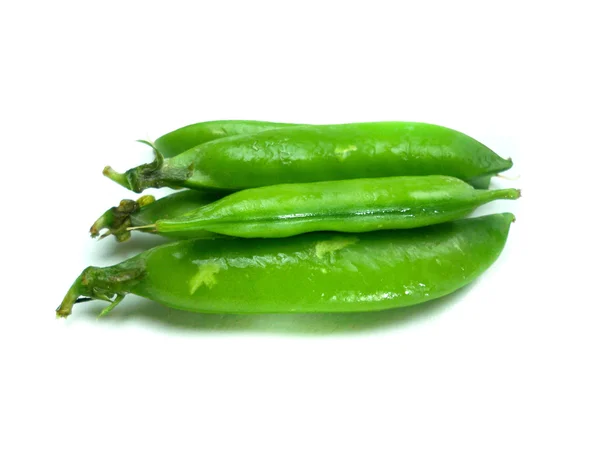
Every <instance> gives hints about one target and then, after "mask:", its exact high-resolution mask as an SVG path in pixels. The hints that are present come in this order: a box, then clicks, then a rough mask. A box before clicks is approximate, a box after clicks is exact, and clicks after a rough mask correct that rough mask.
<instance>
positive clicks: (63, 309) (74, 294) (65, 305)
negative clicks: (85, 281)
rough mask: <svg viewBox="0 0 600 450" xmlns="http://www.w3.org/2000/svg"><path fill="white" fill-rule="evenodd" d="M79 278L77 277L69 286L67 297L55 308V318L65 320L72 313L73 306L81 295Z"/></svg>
mask: <svg viewBox="0 0 600 450" xmlns="http://www.w3.org/2000/svg"><path fill="white" fill-rule="evenodd" d="M81 277H82V275H80V276H79V277H77V279H76V280H75V282H74V283H73V284H72V285H71V287H70V288H69V290H68V291H67V295H65V298H64V299H63V301H62V303H61V304H60V305H59V307H58V308H56V317H61V318H66V317H68V316H69V315H70V314H71V311H73V305H74V304H75V303H77V299H78V298H79V297H80V296H81V295H82V294H81Z"/></svg>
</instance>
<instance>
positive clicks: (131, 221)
mask: <svg viewBox="0 0 600 450" xmlns="http://www.w3.org/2000/svg"><path fill="white" fill-rule="evenodd" d="M222 197H223V196H222V195H220V194H219V193H217V192H208V191H192V190H185V191H181V192H176V193H174V194H171V195H167V196H165V197H163V198H161V199H159V200H156V199H155V198H154V197H153V196H152V195H144V196H142V197H140V198H139V199H137V200H129V199H125V200H121V202H120V203H119V206H114V207H112V208H110V209H108V210H106V211H105V212H104V214H102V215H101V216H100V218H99V219H98V220H96V221H95V222H94V224H93V225H92V227H91V228H90V234H91V236H92V237H93V238H95V237H98V236H100V238H101V239H102V238H105V237H107V236H110V235H113V236H114V237H115V239H116V240H117V241H118V242H124V241H126V240H128V239H129V238H130V237H131V231H130V230H129V229H130V228H131V227H137V228H139V227H144V226H146V225H152V224H154V223H155V222H156V221H158V220H161V219H171V218H176V217H179V216H182V215H184V214H186V213H188V212H190V211H194V210H196V209H198V208H200V207H202V206H204V205H208V204H209V203H211V202H214V201H215V200H218V199H220V198H222ZM139 229H140V230H141V231H146V230H145V229H144V228H139ZM103 230H105V232H104V233H103V234H102V235H100V232H101V231H103ZM148 231H149V230H148ZM204 235H206V237H209V236H210V237H215V236H214V235H212V233H208V232H207V233H204ZM196 237H198V238H200V237H203V234H198V236H196Z"/></svg>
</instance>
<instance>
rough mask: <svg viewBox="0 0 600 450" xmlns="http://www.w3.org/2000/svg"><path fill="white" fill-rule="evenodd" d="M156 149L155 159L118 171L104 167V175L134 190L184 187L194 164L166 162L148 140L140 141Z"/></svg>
mask: <svg viewBox="0 0 600 450" xmlns="http://www.w3.org/2000/svg"><path fill="white" fill-rule="evenodd" d="M139 142H143V143H144V144H147V145H150V146H151V147H152V148H153V149H154V156H155V158H154V161H152V162H151V163H148V164H142V165H140V166H137V167H134V168H133V169H129V170H128V171H127V172H125V173H118V172H116V171H114V170H113V169H112V168H111V167H110V166H107V167H105V168H104V171H103V173H104V175H105V176H106V177H108V178H110V179H111V180H113V181H114V182H116V183H118V184H120V185H121V186H123V187H125V188H127V189H129V190H131V191H133V192H143V191H144V189H147V188H161V187H173V188H177V187H182V186H183V184H184V183H185V181H186V180H187V179H188V178H190V177H191V176H192V174H193V170H194V169H193V165H189V164H185V165H183V166H182V165H180V164H178V163H177V162H174V163H173V164H171V165H169V164H165V158H164V156H163V155H162V154H161V153H160V152H159V151H158V150H157V149H156V148H155V147H154V146H153V145H152V144H151V143H150V142H147V141H139Z"/></svg>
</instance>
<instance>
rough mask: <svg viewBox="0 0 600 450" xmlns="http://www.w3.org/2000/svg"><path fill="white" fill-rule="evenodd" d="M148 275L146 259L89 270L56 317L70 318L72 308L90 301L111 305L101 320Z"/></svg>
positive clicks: (61, 306) (75, 286)
mask: <svg viewBox="0 0 600 450" xmlns="http://www.w3.org/2000/svg"><path fill="white" fill-rule="evenodd" d="M145 274H146V264H145V261H144V259H143V258H132V259H129V260H127V261H124V262H122V263H121V264H117V265H116V266H111V267H88V268H87V269H85V270H84V271H83V272H81V275H79V276H78V277H77V279H76V280H75V282H74V283H73V284H72V285H71V287H70V288H69V290H68V291H67V294H66V295H65V297H64V299H63V301H62V302H61V304H60V305H59V307H58V308H56V317H63V318H64V317H68V316H69V315H70V314H71V312H72V310H73V305H75V304H76V303H82V302H86V301H89V300H91V299H94V300H103V301H106V302H109V303H110V305H108V306H107V307H106V308H104V309H103V310H102V312H101V313H100V317H102V316H105V315H106V314H108V313H109V312H110V311H112V310H113V309H114V308H115V307H116V306H117V305H118V304H119V303H120V302H121V300H123V298H124V297H125V295H126V294H127V293H129V292H131V288H133V286H135V285H136V284H137V283H138V282H139V281H140V280H141V279H142V278H143V277H144V276H145ZM82 297H83V298H82Z"/></svg>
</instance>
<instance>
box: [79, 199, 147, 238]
mask: <svg viewBox="0 0 600 450" xmlns="http://www.w3.org/2000/svg"><path fill="white" fill-rule="evenodd" d="M154 201H155V199H154V197H153V196H151V195H144V196H142V197H140V198H138V199H137V200H129V199H125V200H121V202H120V203H119V206H115V207H112V208H110V209H108V210H106V211H105V212H104V214H102V215H101V216H100V218H99V219H98V220H96V221H95V222H94V224H93V225H92V227H91V228H90V234H91V236H92V237H93V238H95V237H98V236H100V232H101V231H102V230H105V229H106V230H107V231H106V232H105V233H104V234H102V235H101V236H100V239H103V238H105V237H107V236H110V235H111V234H112V235H114V236H115V238H116V239H117V241H119V242H124V241H126V240H127V239H129V237H130V236H131V233H129V230H128V228H129V227H130V226H131V223H132V216H133V215H135V214H136V213H137V212H138V211H140V209H141V208H143V207H144V206H146V205H149V204H150V203H153V202H154Z"/></svg>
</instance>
